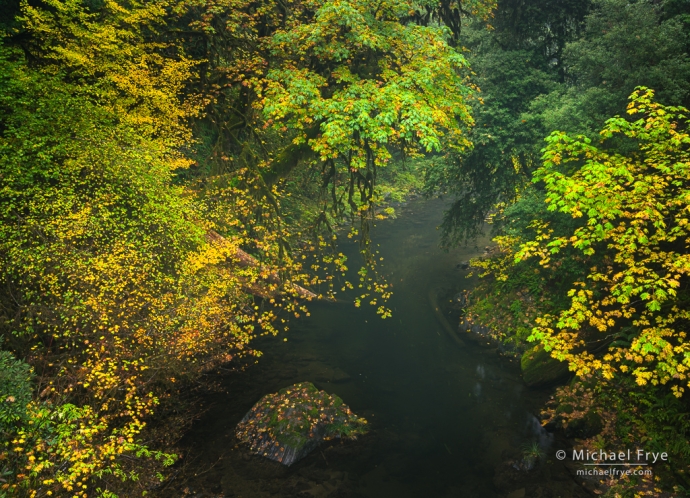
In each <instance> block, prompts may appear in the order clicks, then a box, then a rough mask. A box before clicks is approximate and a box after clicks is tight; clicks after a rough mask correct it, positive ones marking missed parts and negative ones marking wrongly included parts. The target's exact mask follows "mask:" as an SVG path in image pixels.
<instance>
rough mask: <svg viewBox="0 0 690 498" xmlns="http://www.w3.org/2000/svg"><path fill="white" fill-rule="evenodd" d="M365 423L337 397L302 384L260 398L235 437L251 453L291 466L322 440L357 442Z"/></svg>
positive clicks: (363, 431)
mask: <svg viewBox="0 0 690 498" xmlns="http://www.w3.org/2000/svg"><path fill="white" fill-rule="evenodd" d="M366 424H367V421H366V420H364V419H363V418H361V417H358V416H357V415H355V414H354V413H352V411H351V410H350V408H349V407H348V406H347V405H346V404H344V403H343V400H342V399H340V398H339V397H338V396H336V395H330V394H328V393H326V392H325V391H319V390H318V389H317V388H316V387H315V386H314V384H312V383H311V382H301V383H299V384H295V385H293V386H290V387H286V388H284V389H281V390H280V391H278V392H277V393H274V394H268V395H266V396H264V397H263V398H261V399H260V400H259V402H258V403H256V404H255V405H254V406H253V407H252V409H251V410H249V411H248V412H247V414H246V415H245V416H244V418H243V419H242V420H241V421H240V423H239V424H237V429H236V435H237V438H238V439H239V440H240V441H242V442H243V443H246V444H248V445H249V447H250V450H251V451H252V453H255V454H257V455H261V456H264V457H266V458H269V459H271V460H275V461H276V462H280V463H282V464H283V465H288V466H289V465H292V464H293V463H295V462H296V461H298V460H300V459H302V458H304V457H305V456H306V455H307V454H309V453H310V452H311V451H312V450H313V449H314V448H316V447H317V446H318V445H319V444H320V443H321V442H322V441H326V440H329V439H333V438H341V437H350V438H353V439H355V438H356V437H357V436H358V435H360V434H364V433H365V432H366Z"/></svg>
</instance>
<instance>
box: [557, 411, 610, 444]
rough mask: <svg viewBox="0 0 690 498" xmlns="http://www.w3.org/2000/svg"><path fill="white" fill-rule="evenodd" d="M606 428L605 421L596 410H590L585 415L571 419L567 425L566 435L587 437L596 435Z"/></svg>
mask: <svg viewBox="0 0 690 498" xmlns="http://www.w3.org/2000/svg"><path fill="white" fill-rule="evenodd" d="M603 429H604V421H603V420H602V418H601V415H599V414H598V413H597V412H596V411H594V410H589V411H588V412H587V413H585V414H584V416H582V417H579V418H574V419H572V420H570V422H568V423H567V425H566V426H565V435H566V437H573V438H578V439H587V438H590V437H594V436H596V435H597V434H599V433H600V432H601V431H602V430H603Z"/></svg>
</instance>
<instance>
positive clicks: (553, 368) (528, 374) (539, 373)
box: [520, 345, 569, 387]
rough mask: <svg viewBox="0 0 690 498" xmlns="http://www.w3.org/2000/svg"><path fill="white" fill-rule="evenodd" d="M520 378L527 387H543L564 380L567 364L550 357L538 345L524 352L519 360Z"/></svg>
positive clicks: (566, 375) (566, 374) (549, 354)
mask: <svg viewBox="0 0 690 498" xmlns="http://www.w3.org/2000/svg"><path fill="white" fill-rule="evenodd" d="M520 367H521V369H522V378H523V380H524V381H525V384H527V385H528V386H529V387H543V386H548V385H552V384H555V383H557V382H560V381H562V380H565V379H566V378H567V377H568V375H569V371H568V364H567V363H566V362H564V361H558V360H557V359H555V358H552V357H551V353H549V352H547V351H544V347H543V346H541V345H539V346H536V347H535V348H533V349H530V350H529V351H525V352H524V353H523V355H522V359H521V360H520Z"/></svg>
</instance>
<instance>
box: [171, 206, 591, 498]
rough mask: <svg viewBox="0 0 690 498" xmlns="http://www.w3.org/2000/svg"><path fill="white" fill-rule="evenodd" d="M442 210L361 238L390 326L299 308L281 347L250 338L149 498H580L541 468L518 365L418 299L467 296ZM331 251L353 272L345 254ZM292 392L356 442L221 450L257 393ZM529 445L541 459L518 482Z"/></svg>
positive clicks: (529, 395) (556, 468) (548, 467)
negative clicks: (280, 451)
mask: <svg viewBox="0 0 690 498" xmlns="http://www.w3.org/2000/svg"><path fill="white" fill-rule="evenodd" d="M443 209H444V203H443V202H442V201H440V200H432V201H414V202H411V203H409V204H408V205H407V206H405V207H404V209H402V210H401V212H400V215H399V217H398V218H397V219H396V220H385V221H381V222H378V223H377V226H376V228H375V230H374V231H373V233H372V238H373V240H374V242H375V243H377V244H379V245H380V247H379V248H378V249H379V250H380V251H381V255H382V256H383V257H384V262H383V263H384V266H382V268H381V271H382V272H383V273H384V274H385V275H386V276H387V278H388V280H389V282H391V283H393V284H394V288H393V292H394V295H393V297H392V298H391V300H390V302H389V307H391V309H392V310H393V317H392V318H390V319H387V320H381V319H380V318H379V317H378V316H377V315H376V313H375V309H373V307H367V306H365V305H363V306H362V308H359V309H358V308H355V307H354V306H353V305H352V304H349V303H348V302H347V300H348V299H350V298H351V297H352V296H350V295H346V296H340V297H342V298H343V301H345V302H342V303H311V304H310V311H311V316H310V317H308V318H304V319H300V320H299V321H297V322H295V323H293V324H292V329H291V331H290V332H289V333H288V334H287V336H286V337H287V339H288V341H287V342H283V341H280V340H276V339H275V338H267V339H261V340H259V341H257V343H256V344H255V346H256V347H257V349H259V350H261V351H263V352H264V355H263V356H262V357H261V358H260V359H259V361H258V363H257V364H256V365H251V366H249V367H248V368H247V369H245V370H244V371H238V372H233V373H226V374H218V375H217V378H216V379H215V380H216V382H217V383H218V385H219V387H220V389H219V392H216V393H209V394H208V395H207V396H205V399H204V400H203V403H204V404H205V405H206V406H207V409H206V411H205V413H204V415H203V416H202V417H201V418H200V419H199V420H198V421H197V422H196V423H195V424H194V425H193V427H192V429H191V430H190V431H189V433H188V434H187V435H186V436H185V438H184V439H183V441H182V447H183V448H184V449H185V452H186V453H185V458H184V459H183V461H182V462H181V463H180V464H178V465H179V467H180V473H179V476H178V478H176V479H175V480H173V481H172V482H170V483H169V485H168V486H167V487H166V488H165V489H162V490H161V491H160V493H161V496H197V497H201V496H205V497H211V496H216V497H220V496H223V497H230V496H237V497H247V498H249V497H269V496H275V497H288V496H307V497H309V496H311V497H377V498H378V497H384V498H385V497H389V496H390V497H396V498H405V497H421V496H425V497H465V498H472V497H477V498H505V497H510V498H519V497H520V496H529V497H556V496H560V497H562V498H566V497H573V498H575V497H578V498H579V497H584V496H589V495H588V494H587V493H586V492H585V491H584V490H583V489H582V488H581V487H580V486H578V484H577V483H575V482H574V481H573V480H572V478H571V477H570V474H569V473H568V472H567V470H566V469H565V468H564V466H563V465H562V464H560V462H558V461H555V459H554V458H553V455H554V454H555V451H556V450H557V449H561V446H559V445H562V444H563V443H562V442H560V441H558V440H556V439H554V437H553V436H552V435H550V434H548V433H546V432H545V431H544V430H543V429H542V427H541V425H540V424H539V422H538V420H537V419H536V418H535V417H534V415H533V413H536V412H538V409H539V407H540V406H542V404H543V403H544V402H545V401H546V399H548V395H549V393H548V392H547V391H533V390H529V389H527V388H525V386H524V385H523V383H522V380H521V379H520V377H519V368H518V367H517V366H516V365H515V364H510V363H509V362H506V361H503V359H502V358H500V357H499V355H497V354H495V351H492V350H486V349H483V348H480V347H478V346H475V345H472V344H467V345H466V347H460V346H459V345H458V344H456V343H455V342H454V341H453V340H452V338H451V337H449V334H448V333H447V332H446V330H444V327H443V325H442V323H441V322H439V320H438V319H437V318H438V317H437V316H436V310H434V309H433V307H432V306H431V305H430V303H429V291H430V290H432V289H442V290H445V291H446V292H456V293H457V292H460V291H462V290H463V289H469V288H470V287H471V286H472V285H473V281H472V280H471V279H465V278H464V272H460V271H458V269H457V268H456V267H457V265H458V263H460V262H461V261H465V260H468V259H469V258H470V257H473V256H475V255H476V254H478V253H479V252H480V250H479V249H478V248H476V247H465V248H457V249H455V250H453V251H451V252H448V253H444V252H442V251H441V250H440V249H438V247H437V241H438V232H437V230H436V226H438V225H439V223H440V221H441V217H442V214H443ZM485 243H486V241H482V240H480V241H478V244H479V245H480V246H483V245H485ZM341 248H342V250H343V252H344V253H345V254H346V255H347V256H348V258H349V261H350V265H349V266H350V267H351V269H352V270H354V271H356V268H355V267H356V261H357V245H356V243H354V242H349V241H347V240H344V241H342V246H341ZM440 295H443V293H442V294H440ZM303 381H311V382H313V383H314V384H315V385H316V387H318V388H319V389H324V390H326V391H327V392H328V393H333V394H337V395H338V396H340V397H341V398H342V399H343V400H344V401H345V403H347V404H348V405H349V406H350V407H351V408H352V410H353V411H354V412H355V413H356V414H357V415H360V416H363V417H365V418H366V419H367V420H368V421H369V424H370V432H369V434H367V435H365V436H363V437H361V438H360V439H358V440H357V441H346V442H339V441H337V440H336V441H333V442H330V443H328V444H326V445H324V446H322V447H320V448H318V449H317V450H315V451H313V452H312V453H311V454H310V455H308V456H307V457H306V458H305V459H304V460H302V461H300V462H298V463H296V464H295V465H293V466H291V467H284V466H282V465H280V464H278V463H276V462H272V461H269V460H266V459H263V458H261V457H257V456H252V455H250V454H249V452H248V451H247V450H246V449H245V448H243V447H242V446H241V445H239V444H238V443H237V441H236V440H235V436H234V430H235V426H236V424H237V422H239V420H240V419H241V418H242V417H243V416H244V414H245V413H246V412H247V410H248V409H249V408H251V407H252V405H253V404H254V403H256V401H257V400H259V399H260V398H261V397H262V396H263V395H265V394H267V393H271V392H276V391H278V390H279V389H281V388H283V387H286V386H289V385H291V384H294V383H297V382H303ZM529 444H536V445H538V447H539V448H540V449H541V451H543V453H544V455H545V458H543V463H542V464H541V465H538V466H537V467H536V468H534V469H533V470H532V471H530V472H525V471H524V470H518V468H519V466H520V462H521V459H522V456H523V453H524V447H525V446H526V445H529ZM515 467H518V468H515Z"/></svg>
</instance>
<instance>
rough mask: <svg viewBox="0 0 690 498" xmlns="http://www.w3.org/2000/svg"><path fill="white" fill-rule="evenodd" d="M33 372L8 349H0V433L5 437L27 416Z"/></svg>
mask: <svg viewBox="0 0 690 498" xmlns="http://www.w3.org/2000/svg"><path fill="white" fill-rule="evenodd" d="M32 379H33V372H32V371H31V367H30V366H29V365H27V364H26V363H24V362H23V361H21V360H17V359H16V358H14V356H12V354H11V353H10V352H9V351H0V434H3V435H4V437H7V435H8V434H11V433H12V432H13V429H14V428H15V427H16V425H17V424H18V423H19V424H21V422H23V421H24V420H25V419H26V416H27V406H28V405H29V402H30V401H31V398H32V391H33V389H32V385H31V381H32Z"/></svg>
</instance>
